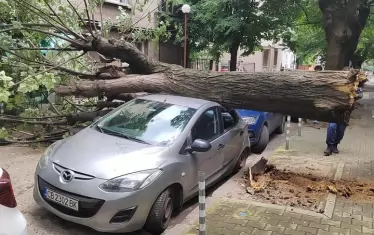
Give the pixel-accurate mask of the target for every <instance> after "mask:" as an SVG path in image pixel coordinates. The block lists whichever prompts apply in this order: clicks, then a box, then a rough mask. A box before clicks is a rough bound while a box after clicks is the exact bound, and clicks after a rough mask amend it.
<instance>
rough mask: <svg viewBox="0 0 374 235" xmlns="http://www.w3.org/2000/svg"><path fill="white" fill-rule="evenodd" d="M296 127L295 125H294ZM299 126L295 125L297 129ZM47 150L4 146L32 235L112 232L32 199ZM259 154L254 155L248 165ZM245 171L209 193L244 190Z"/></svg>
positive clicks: (3, 158)
mask: <svg viewBox="0 0 374 235" xmlns="http://www.w3.org/2000/svg"><path fill="white" fill-rule="evenodd" d="M293 126H295V125H293ZM293 129H295V128H293ZM284 141H285V135H284V134H283V135H274V136H273V137H272V138H271V141H270V143H269V145H268V148H267V149H266V150H265V151H264V152H263V153H262V154H261V156H266V155H268V154H269V153H271V152H272V151H273V150H274V149H276V148H277V147H278V146H279V145H281V144H283V143H284ZM42 152H43V149H36V150H35V149H31V148H29V147H0V165H1V166H2V167H4V168H5V169H7V170H8V171H9V173H10V174H11V177H12V182H13V187H14V191H15V194H16V199H17V203H18V208H19V209H20V210H21V211H22V213H23V214H24V215H25V217H26V219H27V221H28V224H29V234H31V235H35V234H38V235H104V234H106V235H108V234H107V233H99V232H96V231H93V230H91V229H89V228H86V227H84V226H81V225H77V224H73V223H71V222H67V221H64V220H62V219H60V218H58V217H56V216H55V215H53V214H52V213H49V212H48V211H46V210H45V209H43V208H41V207H39V206H38V205H37V204H36V203H35V202H34V200H33V198H32V191H33V185H34V180H33V177H34V169H35V166H36V164H37V162H38V160H39V158H40V156H41V154H42ZM255 158H256V155H254V154H253V155H251V156H250V158H249V160H248V162H247V164H251V160H252V159H255ZM242 174H243V172H239V173H238V174H237V175H235V176H232V177H230V178H227V179H225V180H223V181H222V182H219V183H218V184H217V185H216V186H215V187H214V188H212V189H209V190H208V191H207V194H208V196H209V194H212V193H213V192H215V191H216V190H217V189H219V188H220V187H222V186H225V187H228V188H230V190H232V191H233V192H235V191H236V192H241V191H243V189H242V188H239V187H238V185H237V184H234V183H233V180H234V179H235V178H237V177H240V176H241V175H242ZM196 207H197V199H192V200H190V201H189V202H187V203H186V205H185V206H184V209H183V211H182V212H181V213H180V214H179V215H177V216H175V217H174V218H173V219H172V222H171V227H173V226H175V225H177V224H178V223H181V222H182V221H183V219H184V218H185V217H186V215H188V214H189V213H190V212H191V211H192V210H193V209H195V208H196ZM145 234H148V233H146V232H144V231H139V232H135V233H131V235H145Z"/></svg>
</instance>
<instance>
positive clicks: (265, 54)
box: [262, 49, 270, 67]
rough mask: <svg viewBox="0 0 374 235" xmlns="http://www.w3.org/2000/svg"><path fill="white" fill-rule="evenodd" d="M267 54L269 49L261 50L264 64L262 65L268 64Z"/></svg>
mask: <svg viewBox="0 0 374 235" xmlns="http://www.w3.org/2000/svg"><path fill="white" fill-rule="evenodd" d="M269 54H270V50H269V49H265V50H264V51H263V57H262V66H264V67H267V66H269Z"/></svg>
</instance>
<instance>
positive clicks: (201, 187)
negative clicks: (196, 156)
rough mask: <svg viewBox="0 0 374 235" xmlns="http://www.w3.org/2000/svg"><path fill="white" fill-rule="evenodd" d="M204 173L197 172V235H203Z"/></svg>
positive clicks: (204, 228) (204, 214)
mask: <svg viewBox="0 0 374 235" xmlns="http://www.w3.org/2000/svg"><path fill="white" fill-rule="evenodd" d="M205 216H206V213H205V172H204V171H199V235H205V230H206V227H205Z"/></svg>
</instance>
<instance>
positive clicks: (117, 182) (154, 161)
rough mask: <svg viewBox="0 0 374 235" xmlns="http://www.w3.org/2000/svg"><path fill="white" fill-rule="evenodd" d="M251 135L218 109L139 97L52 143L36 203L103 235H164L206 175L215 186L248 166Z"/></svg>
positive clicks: (38, 178)
mask: <svg viewBox="0 0 374 235" xmlns="http://www.w3.org/2000/svg"><path fill="white" fill-rule="evenodd" d="M247 128H248V127H247V125H246V124H245V123H244V121H243V120H242V119H241V118H240V116H239V115H238V114H237V112H236V111H235V110H233V109H225V108H224V107H222V106H221V105H219V104H217V103H214V102H210V101H206V100H200V99H194V98H186V97H179V96H169V95H149V96H144V97H141V98H137V99H134V100H132V101H130V102H128V103H125V104H124V105H122V106H120V107H118V108H117V109H115V110H114V111H112V112H110V113H109V114H107V115H106V116H104V117H103V118H101V119H99V120H97V121H95V122H94V123H93V124H92V125H91V126H89V127H87V128H85V129H84V130H82V131H81V132H78V133H77V134H76V135H74V136H71V137H69V138H66V139H63V140H61V141H58V142H55V143H54V144H52V145H51V146H50V147H49V148H48V149H47V150H46V151H45V153H44V155H43V156H42V157H41V159H40V161H39V163H38V166H37V168H36V173H35V188H34V198H35V200H36V202H37V203H38V204H39V205H41V206H43V207H44V208H46V209H47V210H49V211H51V212H52V213H54V214H55V215H57V216H59V217H61V218H63V219H66V220H69V221H72V222H75V223H78V224H83V225H86V226H89V227H91V228H93V229H95V230H97V231H101V232H131V231H135V230H139V229H142V228H143V227H144V228H145V229H146V230H147V231H149V232H151V233H153V234H160V233H162V232H163V231H164V230H165V229H166V228H167V226H168V224H169V221H170V218H171V214H172V212H173V211H175V210H179V209H181V207H182V205H183V203H184V202H185V201H187V200H188V199H190V198H191V197H193V196H195V195H196V194H197V192H198V172H199V171H204V172H205V174H206V184H207V186H209V185H211V184H213V183H214V182H217V180H219V179H220V178H222V177H224V176H227V175H229V174H231V173H233V172H236V171H238V170H239V169H240V168H242V167H243V166H244V165H245V162H246V160H247V157H248V154H249V152H250V149H249V148H250V144H249V138H248V131H247Z"/></svg>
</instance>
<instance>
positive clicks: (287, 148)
mask: <svg viewBox="0 0 374 235" xmlns="http://www.w3.org/2000/svg"><path fill="white" fill-rule="evenodd" d="M290 127H291V116H287V125H286V150H289V149H290Z"/></svg>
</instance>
